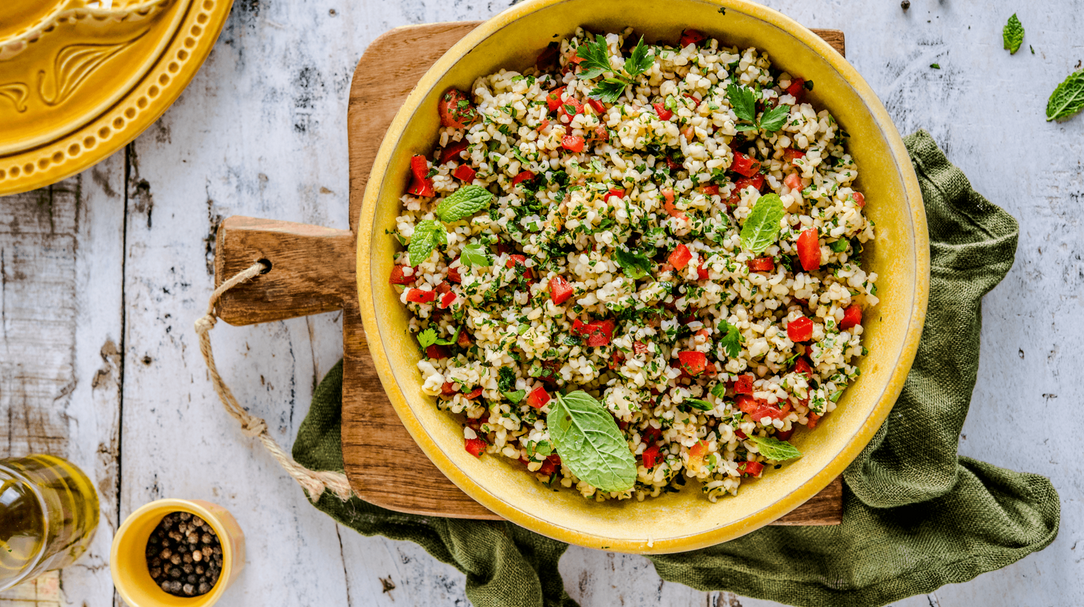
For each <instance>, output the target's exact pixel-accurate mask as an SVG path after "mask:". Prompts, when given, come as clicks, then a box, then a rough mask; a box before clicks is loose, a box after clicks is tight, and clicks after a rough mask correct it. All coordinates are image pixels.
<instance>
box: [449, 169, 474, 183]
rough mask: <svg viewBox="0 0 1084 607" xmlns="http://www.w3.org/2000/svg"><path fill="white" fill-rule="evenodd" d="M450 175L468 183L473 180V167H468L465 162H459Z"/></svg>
mask: <svg viewBox="0 0 1084 607" xmlns="http://www.w3.org/2000/svg"><path fill="white" fill-rule="evenodd" d="M452 177H455V178H456V179H459V180H460V181H463V182H465V183H470V182H472V181H474V169H472V168H470V167H469V166H467V165H465V164H461V165H459V166H457V167H455V170H454V171H452Z"/></svg>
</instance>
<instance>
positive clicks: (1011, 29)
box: [1001, 13, 1024, 55]
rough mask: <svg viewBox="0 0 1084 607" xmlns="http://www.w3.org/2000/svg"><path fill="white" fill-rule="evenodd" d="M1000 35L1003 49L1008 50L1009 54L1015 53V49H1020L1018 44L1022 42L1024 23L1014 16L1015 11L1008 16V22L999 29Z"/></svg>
mask: <svg viewBox="0 0 1084 607" xmlns="http://www.w3.org/2000/svg"><path fill="white" fill-rule="evenodd" d="M1001 37H1002V38H1003V39H1004V42H1005V50H1007V51H1009V54H1010V55H1015V54H1016V51H1018V50H1020V44H1021V43H1023V42H1024V25H1023V24H1022V23H1020V19H1018V18H1017V17H1016V13H1013V15H1012V17H1009V22H1008V23H1006V24H1005V29H1003V30H1002V31H1001Z"/></svg>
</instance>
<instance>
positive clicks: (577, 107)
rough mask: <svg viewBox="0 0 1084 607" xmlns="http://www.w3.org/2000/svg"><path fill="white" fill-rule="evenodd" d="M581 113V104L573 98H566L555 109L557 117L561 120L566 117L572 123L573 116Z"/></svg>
mask: <svg viewBox="0 0 1084 607" xmlns="http://www.w3.org/2000/svg"><path fill="white" fill-rule="evenodd" d="M582 113H583V104H582V103H580V100H579V99H576V98H575V97H566V98H565V99H564V101H562V102H561V106H560V107H559V108H557V117H558V118H561V117H566V116H567V117H568V121H569V122H572V117H573V116H575V115H576V114H582Z"/></svg>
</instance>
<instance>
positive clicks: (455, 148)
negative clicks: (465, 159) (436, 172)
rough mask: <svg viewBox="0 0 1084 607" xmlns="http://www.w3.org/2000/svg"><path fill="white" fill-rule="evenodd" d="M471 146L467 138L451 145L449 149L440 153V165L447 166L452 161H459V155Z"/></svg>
mask: <svg viewBox="0 0 1084 607" xmlns="http://www.w3.org/2000/svg"><path fill="white" fill-rule="evenodd" d="M469 145H470V143H469V142H468V141H467V139H466V138H465V137H464V138H463V139H461V140H459V141H454V142H452V143H449V144H448V147H446V148H444V150H443V151H442V152H441V153H440V163H441V164H445V163H447V162H451V161H452V160H459V154H460V153H462V152H463V151H464V150H466V149H467V146H469Z"/></svg>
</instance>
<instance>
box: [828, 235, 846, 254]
mask: <svg viewBox="0 0 1084 607" xmlns="http://www.w3.org/2000/svg"><path fill="white" fill-rule="evenodd" d="M828 246H829V247H830V248H831V249H832V250H833V251H835V252H836V253H842V252H844V251H846V250H847V239H845V238H840V239H839V240H837V241H835V242H832V243H829V244H828Z"/></svg>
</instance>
